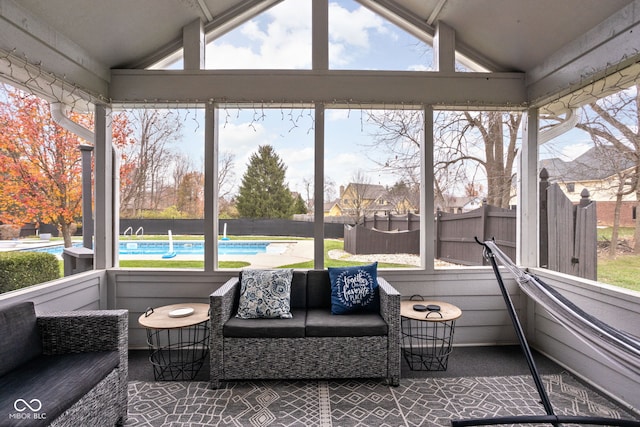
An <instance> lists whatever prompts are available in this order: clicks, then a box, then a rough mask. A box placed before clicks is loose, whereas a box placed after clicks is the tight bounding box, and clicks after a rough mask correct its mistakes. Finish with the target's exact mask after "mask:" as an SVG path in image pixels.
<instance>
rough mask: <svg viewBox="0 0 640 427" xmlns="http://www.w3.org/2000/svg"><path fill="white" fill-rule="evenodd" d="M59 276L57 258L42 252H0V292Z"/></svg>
mask: <svg viewBox="0 0 640 427" xmlns="http://www.w3.org/2000/svg"><path fill="white" fill-rule="evenodd" d="M58 278H60V268H59V266H58V259H57V258H56V257H55V255H53V254H48V253H44V252H20V251H12V252H0V293H3V292H9V291H13V290H16V289H20V288H24V287H27V286H31V285H36V284H38V283H43V282H48V281H50V280H55V279H58Z"/></svg>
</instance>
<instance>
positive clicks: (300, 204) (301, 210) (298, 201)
mask: <svg viewBox="0 0 640 427" xmlns="http://www.w3.org/2000/svg"><path fill="white" fill-rule="evenodd" d="M293 213H294V214H306V213H307V204H306V203H305V202H304V200H302V196H301V195H300V194H298V197H294V201H293Z"/></svg>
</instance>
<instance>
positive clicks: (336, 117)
mask: <svg viewBox="0 0 640 427" xmlns="http://www.w3.org/2000/svg"><path fill="white" fill-rule="evenodd" d="M352 113H353V112H352V111H351V110H348V109H331V110H327V113H326V119H327V121H329V122H337V121H340V120H347V119H348V118H349V117H350V114H352Z"/></svg>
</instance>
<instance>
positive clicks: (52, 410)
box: [0, 302, 129, 426]
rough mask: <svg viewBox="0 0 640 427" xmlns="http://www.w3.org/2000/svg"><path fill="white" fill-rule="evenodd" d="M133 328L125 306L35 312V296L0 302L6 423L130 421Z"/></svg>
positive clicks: (0, 388)
mask: <svg viewBox="0 0 640 427" xmlns="http://www.w3.org/2000/svg"><path fill="white" fill-rule="evenodd" d="M128 328H129V314H128V311H127V310H94V311H71V312H55V313H44V314H43V313H39V314H37V315H36V313H35V311H34V306H33V303H31V302H25V303H19V304H16V305H13V306H7V307H4V308H0V330H1V331H0V333H1V334H2V338H1V339H0V342H2V347H3V348H2V349H0V355H1V356H2V357H0V359H1V360H2V361H3V365H2V370H0V412H2V413H3V414H5V413H6V414H9V415H8V418H6V419H4V420H3V422H8V425H14V424H15V425H23V424H20V423H24V417H25V416H28V417H29V419H28V421H29V422H32V423H35V424H33V425H41V424H42V425H44V424H46V425H52V426H112V425H121V424H124V422H125V421H126V419H127V403H128V388H127V387H128V347H129V345H128V344H129V341H128ZM27 404H29V405H30V406H27ZM43 423H44V424H43ZM0 424H2V425H5V424H3V423H0ZM25 425H26V424H25ZM30 425H32V424H30Z"/></svg>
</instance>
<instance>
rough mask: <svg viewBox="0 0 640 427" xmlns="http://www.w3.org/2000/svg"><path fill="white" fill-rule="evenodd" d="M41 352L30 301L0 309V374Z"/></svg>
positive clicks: (40, 342) (11, 369) (40, 343)
mask: <svg viewBox="0 0 640 427" xmlns="http://www.w3.org/2000/svg"><path fill="white" fill-rule="evenodd" d="M41 354H42V340H41V338H40V333H39V332H38V326H37V324H36V312H35V308H34V306H33V303H32V302H30V301H29V302H23V303H18V304H13V305H10V306H7V307H4V308H2V309H0V360H1V361H2V363H0V376H2V375H4V374H6V373H8V372H11V371H13V370H14V369H15V368H16V367H18V366H20V365H22V364H23V363H25V362H28V361H29V360H32V359H33V358H35V357H38V356H40V355H41Z"/></svg>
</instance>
